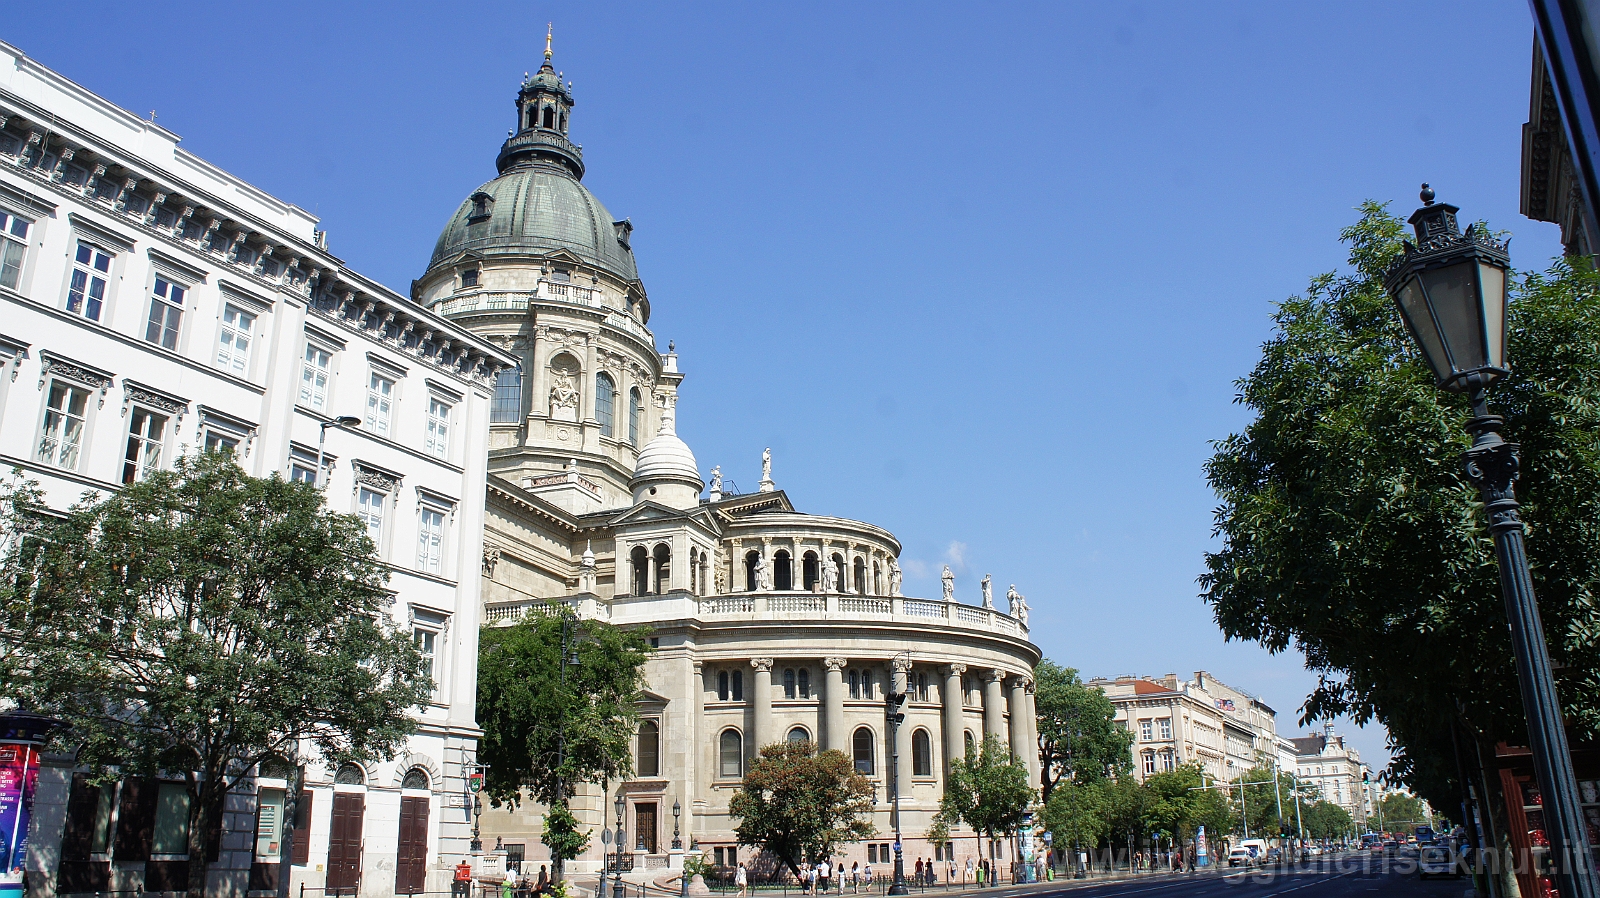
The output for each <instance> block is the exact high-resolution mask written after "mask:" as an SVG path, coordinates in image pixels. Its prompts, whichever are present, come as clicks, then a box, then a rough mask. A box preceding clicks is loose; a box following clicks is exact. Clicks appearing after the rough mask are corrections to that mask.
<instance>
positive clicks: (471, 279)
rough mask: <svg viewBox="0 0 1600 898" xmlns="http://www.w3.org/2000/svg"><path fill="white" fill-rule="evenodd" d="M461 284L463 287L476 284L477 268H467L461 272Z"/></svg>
mask: <svg viewBox="0 0 1600 898" xmlns="http://www.w3.org/2000/svg"><path fill="white" fill-rule="evenodd" d="M461 286H462V288H463V289H465V288H467V287H476V286H478V269H476V268H468V269H467V270H466V271H463V272H461Z"/></svg>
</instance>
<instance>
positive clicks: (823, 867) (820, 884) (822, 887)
mask: <svg viewBox="0 0 1600 898" xmlns="http://www.w3.org/2000/svg"><path fill="white" fill-rule="evenodd" d="M832 874H833V866H832V865H831V864H829V863H828V859H827V858H823V859H822V861H821V863H819V864H817V892H818V894H821V893H823V892H826V891H828V879H829V878H830V877H831V876H832Z"/></svg>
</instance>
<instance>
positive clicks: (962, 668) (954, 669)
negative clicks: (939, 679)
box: [944, 664, 967, 677]
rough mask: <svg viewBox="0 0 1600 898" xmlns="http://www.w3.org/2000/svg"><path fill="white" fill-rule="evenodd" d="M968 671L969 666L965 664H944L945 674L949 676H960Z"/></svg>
mask: <svg viewBox="0 0 1600 898" xmlns="http://www.w3.org/2000/svg"><path fill="white" fill-rule="evenodd" d="M966 672H967V666H966V665H965V664H946V665H945V666H944V675H945V676H947V677H959V676H961V675H962V674H964V673H966Z"/></svg>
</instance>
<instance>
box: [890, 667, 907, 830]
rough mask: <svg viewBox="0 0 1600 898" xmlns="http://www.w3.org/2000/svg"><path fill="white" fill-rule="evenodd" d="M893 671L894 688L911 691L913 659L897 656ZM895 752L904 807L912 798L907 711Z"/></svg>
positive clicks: (900, 728) (898, 733)
mask: <svg viewBox="0 0 1600 898" xmlns="http://www.w3.org/2000/svg"><path fill="white" fill-rule="evenodd" d="M891 667H892V668H893V670H894V673H893V675H892V676H893V680H892V682H893V684H894V685H893V687H892V688H893V689H894V691H895V692H899V693H909V692H910V691H911V659H910V658H896V659H894V661H892V662H891ZM901 708H902V709H904V712H909V711H910V710H911V701H910V699H909V698H908V699H907V700H906V703H905V704H904V705H902V706H901ZM894 752H895V754H896V755H898V756H899V757H898V759H897V760H898V762H899V763H897V764H896V765H895V772H894V775H895V782H896V783H898V784H899V792H900V805H901V806H902V807H904V806H905V805H906V803H907V802H909V801H910V800H911V715H910V714H909V713H906V719H905V720H904V721H902V722H901V723H900V726H899V727H898V728H897V729H896V731H895V734H894Z"/></svg>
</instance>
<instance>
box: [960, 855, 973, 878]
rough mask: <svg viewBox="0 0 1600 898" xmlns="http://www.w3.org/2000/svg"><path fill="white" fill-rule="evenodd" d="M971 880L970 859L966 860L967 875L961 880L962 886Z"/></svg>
mask: <svg viewBox="0 0 1600 898" xmlns="http://www.w3.org/2000/svg"><path fill="white" fill-rule="evenodd" d="M971 880H972V858H970V857H969V858H967V875H966V876H964V877H962V878H961V883H962V885H966V883H967V882H968V881H971Z"/></svg>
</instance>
